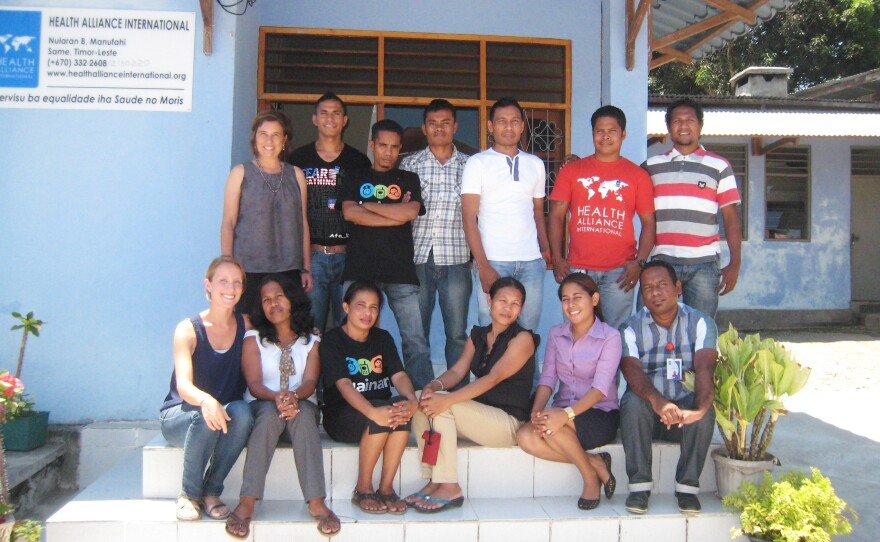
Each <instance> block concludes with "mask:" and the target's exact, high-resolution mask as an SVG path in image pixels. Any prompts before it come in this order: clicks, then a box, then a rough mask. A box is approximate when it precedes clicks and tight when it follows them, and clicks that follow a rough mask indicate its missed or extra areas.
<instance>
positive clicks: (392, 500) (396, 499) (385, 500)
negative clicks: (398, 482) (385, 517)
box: [376, 491, 409, 516]
mask: <svg viewBox="0 0 880 542" xmlns="http://www.w3.org/2000/svg"><path fill="white" fill-rule="evenodd" d="M376 496H377V497H379V500H380V501H382V504H384V505H385V510H386V512H388V513H389V514H393V515H395V516H399V515H401V514H405V513H406V509H407V508H409V505H408V504H406V501H404V500H403V499H401V498H400V495H398V494H397V493H395V492H393V491H392V492H391V493H389V494H387V495H383V494H382V493H379V492H376ZM391 505H394V506H395V508H397V507H398V505H403V508H400V509H398V510H392V509H391Z"/></svg>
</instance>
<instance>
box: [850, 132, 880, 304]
mask: <svg viewBox="0 0 880 542" xmlns="http://www.w3.org/2000/svg"><path fill="white" fill-rule="evenodd" d="M878 152H880V149H878ZM877 209H880V174H877V175H853V176H852V205H851V207H850V220H851V221H852V225H851V232H852V244H851V253H852V257H851V260H850V261H851V272H852V300H853V301H880V280H877V274H878V272H880V234H878V232H880V213H878V212H877Z"/></svg>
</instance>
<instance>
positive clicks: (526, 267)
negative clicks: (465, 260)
mask: <svg viewBox="0 0 880 542" xmlns="http://www.w3.org/2000/svg"><path fill="white" fill-rule="evenodd" d="M489 264H490V265H491V266H492V267H493V268H494V269H495V271H497V272H498V274H499V275H500V276H502V277H513V278H515V279H516V280H518V281H520V282H522V284H523V286H525V287H526V301H525V303H523V308H522V312H521V313H520V314H519V325H521V326H522V327H524V328H526V329H529V330H532V331H534V332H535V333H538V323H539V322H540V321H541V304H542V303H543V302H544V275H545V274H546V273H547V264H546V263H545V262H544V260H543V259H542V258H538V259H537V260H532V261H529V262H498V261H491V260H490V261H489ZM474 289H475V290H477V308H478V309H479V322H480V325H481V326H488V325H489V324H490V323H492V318H491V316H490V315H489V300H488V299H487V296H486V294H485V293H484V292H483V287H482V285H481V283H480V274H479V272H478V271H477V268H476V267H474Z"/></svg>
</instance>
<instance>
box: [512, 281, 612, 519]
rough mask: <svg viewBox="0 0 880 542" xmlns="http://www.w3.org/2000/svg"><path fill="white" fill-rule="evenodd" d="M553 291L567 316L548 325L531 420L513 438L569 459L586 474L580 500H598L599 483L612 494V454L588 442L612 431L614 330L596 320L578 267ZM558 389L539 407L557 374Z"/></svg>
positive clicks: (594, 299) (597, 309)
mask: <svg viewBox="0 0 880 542" xmlns="http://www.w3.org/2000/svg"><path fill="white" fill-rule="evenodd" d="M559 299H560V301H562V311H563V313H564V314H565V318H566V319H567V320H568V322H565V323H562V324H559V325H557V326H553V327H552V328H550V334H549V337H548V339H547V351H546V353H545V354H544V368H543V370H542V371H541V378H540V380H538V390H537V391H536V392H535V402H534V404H533V405H532V414H531V420H530V421H529V422H528V423H526V424H525V425H523V426H522V428H520V430H519V432H518V433H517V435H516V441H517V443H518V444H519V446H520V447H521V448H522V449H523V450H525V451H526V452H528V453H530V454H532V455H534V456H536V457H540V458H541V459H546V460H549V461H558V462H560V463H572V464H574V466H575V467H577V469H578V471H580V474H581V476H582V477H583V479H584V489H583V492H582V493H581V497H580V498H579V499H578V508H580V509H582V510H592V509H593V508H596V507H597V506H599V490H600V489H601V488H602V487H603V486H604V489H605V498H606V499H610V498H611V497H612V496H613V495H614V489H615V487H616V485H617V484H616V481H615V479H614V475H613V474H611V456H610V455H609V454H608V453H606V452H602V453H599V454H590V453H587V452H586V451H585V450H592V449H593V448H598V447H600V446H603V445H605V444H608V443H609V442H611V441H612V440H614V437H616V436H617V427H618V425H619V423H620V412H619V410H618V409H619V406H618V403H617V367H618V365H620V353H621V342H620V333H618V331H617V330H616V329H614V328H613V327H611V326H609V325H608V324H606V323H604V322H602V320H601V318H602V308H601V305H600V303H599V288H598V287H597V286H596V283H595V282H593V279H591V278H590V277H588V276H587V275H586V274H584V273H572V274H570V275H568V276H567V277H565V279H563V281H562V283H561V284H560V285H559ZM557 381H558V382H559V392H558V393H557V394H556V397H555V398H554V400H553V407H552V408H545V406H546V405H547V401H548V400H549V399H550V395H551V394H552V393H553V389H554V388H555V387H556V382H557Z"/></svg>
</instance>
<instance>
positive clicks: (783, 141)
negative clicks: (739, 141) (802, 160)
mask: <svg viewBox="0 0 880 542" xmlns="http://www.w3.org/2000/svg"><path fill="white" fill-rule="evenodd" d="M798 141H800V138H797V137H782V138H779V139H777V140H776V141H774V142H773V143H770V144H769V145H764V138H763V137H753V138H752V156H764V155H766V154H767V153H768V152H771V151H775V150H776V149H778V148H779V147H782V146H783V145H797V144H798Z"/></svg>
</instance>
